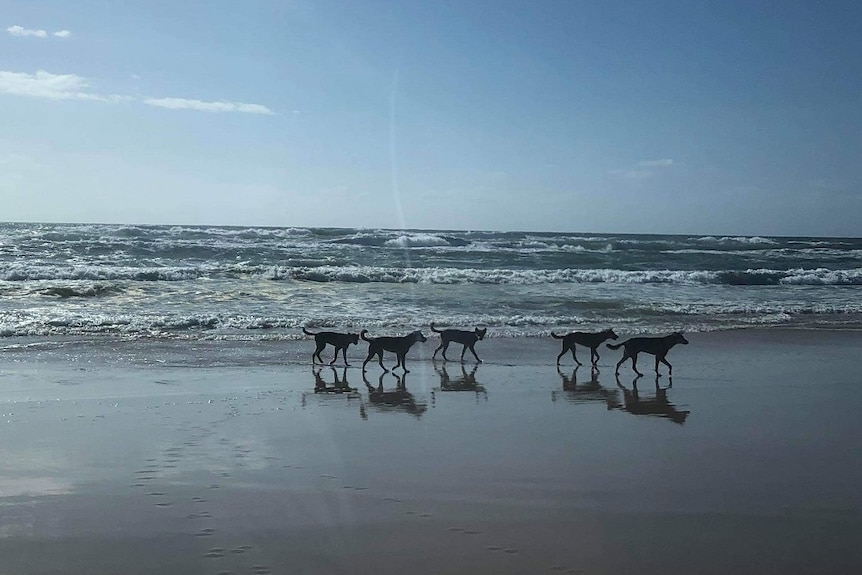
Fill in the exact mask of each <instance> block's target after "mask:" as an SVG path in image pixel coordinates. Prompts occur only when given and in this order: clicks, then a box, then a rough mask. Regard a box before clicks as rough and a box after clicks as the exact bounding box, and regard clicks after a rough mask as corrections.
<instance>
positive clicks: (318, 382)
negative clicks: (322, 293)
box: [312, 367, 359, 393]
mask: <svg viewBox="0 0 862 575" xmlns="http://www.w3.org/2000/svg"><path fill="white" fill-rule="evenodd" d="M323 369H324V368H322V367H320V368H317V369H312V373H313V374H314V393H357V392H358V391H359V390H357V389H356V388H354V387H350V383H349V382H348V381H347V368H346V367H343V368H342V371H341V377H339V376H338V371H337V370H336V369H335V368H334V367H330V368H329V369H331V370H332V379H333V381H332V383H329V382H327V381H326V380H325V379H324V378H323V375H322V372H323Z"/></svg>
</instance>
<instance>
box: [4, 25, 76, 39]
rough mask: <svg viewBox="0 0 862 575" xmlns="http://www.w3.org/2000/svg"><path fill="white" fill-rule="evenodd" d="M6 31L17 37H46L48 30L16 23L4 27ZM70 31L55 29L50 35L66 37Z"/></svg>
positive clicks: (69, 34)
mask: <svg viewBox="0 0 862 575" xmlns="http://www.w3.org/2000/svg"><path fill="white" fill-rule="evenodd" d="M6 31H7V32H8V33H9V34H11V35H12V36H18V37H19V38H27V37H32V38H47V37H48V32H47V31H45V30H37V29H33V28H24V27H23V26H18V25H17V24H16V25H14V26H9V27H8V28H6ZM71 35H72V33H71V32H70V31H69V30H57V31H56V32H52V33H51V36H56V37H57V38H68V37H69V36H71Z"/></svg>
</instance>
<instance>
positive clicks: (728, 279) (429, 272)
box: [0, 263, 862, 295]
mask: <svg viewBox="0 0 862 575" xmlns="http://www.w3.org/2000/svg"><path fill="white" fill-rule="evenodd" d="M238 277H262V278H265V279H270V280H297V281H314V282H346V283H429V284H471V283H473V284H545V283H573V284H577V283H619V284H689V285H690V284H723V285H763V286H768V285H812V286H814V285H821V286H823V285H834V286H843V285H862V268H854V269H847V270H832V269H828V268H816V269H804V268H794V269H786V270H774V269H747V270H725V271H706V270H619V269H533V270H529V269H503V268H498V269H477V268H466V269H461V268H449V267H433V268H417V267H408V268H396V267H374V266H332V265H322V266H269V265H254V264H243V263H239V264H232V265H222V266H214V265H205V266H200V267H164V268H153V267H148V268H132V267H104V266H102V267H94V266H80V267H76V266H71V267H63V266H32V267H31V266H25V265H17V264H16V265H12V266H9V265H6V266H2V265H0V280H2V281H10V282H13V281H30V280H91V281H100V280H101V281H106V280H109V281H119V280H128V281H148V282H149V281H152V282H155V281H187V280H195V279H199V278H208V279H218V278H238ZM54 295H62V294H61V293H59V292H58V293H56V294H54ZM70 295H74V294H70ZM95 295H98V294H95Z"/></svg>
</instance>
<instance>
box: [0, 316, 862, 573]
mask: <svg viewBox="0 0 862 575" xmlns="http://www.w3.org/2000/svg"><path fill="white" fill-rule="evenodd" d="M690 341H691V345H688V346H684V347H683V346H680V347H677V348H674V350H672V351H671V353H670V354H669V356H668V357H669V360H670V361H671V363H673V365H674V377H673V379H672V381H671V380H670V379H669V378H668V377H667V376H666V375H665V376H663V377H661V378H658V389H657V388H656V378H655V377H654V375H653V373H652V371H651V369H652V365H651V363H652V362H651V361H647V360H648V358H646V357H644V358H643V359H641V362H640V364H639V367H640V369H641V371H642V372H644V373H645V374H646V375H645V377H642V378H638V379H635V378H634V374H633V372H632V371H631V368H630V367H629V365H625V366H624V367H623V368H622V369H621V375H620V378H619V379H618V380H617V378H615V377H614V367H613V366H614V364H615V363H616V360H617V359H618V358H619V354H620V352H619V351H611V350H608V349H603V351H601V354H602V359H601V361H600V369H599V371H598V372H591V370H590V369H589V367H588V366H583V367H580V368H579V369H577V370H574V369H573V368H572V361H571V358H570V357H569V356H567V357H566V358H564V360H563V366H562V367H561V368H560V369H557V368H556V367H555V365H554V360H555V358H556V356H557V353H559V342H558V341H556V340H551V339H550V338H548V339H526V340H512V339H491V340H486V341H483V342H480V343H479V344H478V345H477V351H478V353H479V354H480V356H482V357H483V359H485V363H484V364H482V365H480V366H478V368H477V369H475V371H474V370H473V367H474V364H473V362H471V361H467V362H466V363H465V364H464V369H462V365H461V364H460V362H457V361H450V362H448V363H445V364H444V363H443V362H440V361H438V362H431V361H430V360H429V359H428V358H429V357H430V355H431V353H432V352H433V350H434V348H435V347H436V345H437V343H438V340H436V339H433V338H429V341H428V342H427V343H426V344H424V345H421V346H418V347H416V348H415V349H414V350H413V351H412V352H411V354H410V356H408V367H409V368H410V369H411V370H412V371H411V373H409V374H407V376H406V377H403V378H399V377H396V376H394V375H392V374H382V372H381V371H380V369H379V367H378V366H377V365H376V363H373V364H369V366H368V372H367V374H366V378H365V380H363V377H362V373H361V370H360V369H359V365H360V364H361V360H362V359H363V357H364V351H365V346H364V344H363V345H361V346H359V347H358V348H357V347H352V348H351V351H350V354H349V357H350V360H351V363H352V364H353V366H352V367H350V368H347V369H344V368H342V367H340V366H339V365H338V364H336V365H337V367H336V369H332V368H330V367H328V366H327V367H322V368H321V367H316V368H312V366H311V365H310V355H311V351H312V350H313V344H312V343H311V342H310V341H305V342H297V343H283V342H282V343H276V342H272V343H264V344H259V343H258V344H254V345H244V344H236V343H234V344H216V343H212V344H206V343H203V344H200V343H199V344H194V345H192V344H176V343H169V344H164V345H157V344H154V343H152V342H150V343H134V344H132V343H130V344H117V345H116V346H113V347H110V349H108V350H107V351H106V348H105V346H104V344H100V343H94V344H81V345H79V346H64V347H62V348H60V349H59V350H52V351H50V348H49V351H47V352H44V353H34V352H32V351H26V352H25V351H21V350H14V349H9V348H7V349H6V350H5V351H3V352H2V353H0V425H2V444H0V445H2V447H0V575H18V574H25V573H26V574H37V573H38V574H43V573H45V574H47V573H57V574H70V575H71V574H78V573H90V574H103V573H104V574H109V573H110V574H116V573H124V574H136V573H147V574H150V573H154V572H155V573H177V574H185V573H212V574H223V575H224V574H228V573H234V574H241V573H252V574H258V575H262V574H265V573H405V572H408V573H429V574H430V573H543V572H547V573H634V572H636V573H665V574H666V573H716V574H717V573H729V572H733V573H849V572H856V571H859V570H860V569H862V548H860V546H859V545H858V534H859V533H862V493H860V492H859V489H858V486H859V485H862V455H860V454H862V449H860V448H862V438H860V428H862V424H860V419H859V408H860V407H862V386H860V384H862V382H860V376H859V372H858V367H857V358H858V355H859V351H860V349H862V333H856V332H840V333H836V332H792V331H739V332H727V333H717V334H692V335H691V336H690ZM331 351H332V350H331V348H329V349H328V350H327V351H326V352H325V353H324V357H327V358H330V357H331ZM459 353H460V346H457V345H456V346H454V347H453V348H450V353H449V357H450V358H457V357H458V355H459ZM578 354H579V359H580V360H581V361H582V362H585V361H586V359H587V358H588V351H587V350H579V352H578ZM386 363H387V365H392V364H393V363H394V359H392V358H390V357H387V358H386ZM399 373H400V372H399ZM663 373H664V371H663ZM381 376H382V377H381ZM399 382H400V383H401V384H403V385H404V389H399V388H398V384H399ZM381 383H382V385H383V391H382V392H379V391H378V389H377V386H378V385H379V384H381ZM367 385H370V386H371V389H369V388H368V387H367ZM347 388H350V389H347Z"/></svg>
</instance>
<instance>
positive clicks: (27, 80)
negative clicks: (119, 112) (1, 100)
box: [0, 70, 124, 102]
mask: <svg viewBox="0 0 862 575" xmlns="http://www.w3.org/2000/svg"><path fill="white" fill-rule="evenodd" d="M89 87H90V86H89V84H87V81H86V80H85V79H84V78H82V77H81V76H78V75H76V74H51V73H50V72H46V71H45V70H38V71H37V72H36V73H35V74H27V73H26V72H7V71H4V70H0V94H12V95H14V96H27V97H31V98H46V99H49V100H98V101H102V102H111V101H117V100H122V99H124V98H123V97H122V96H102V95H99V94H94V93H92V92H90V91H89Z"/></svg>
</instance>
